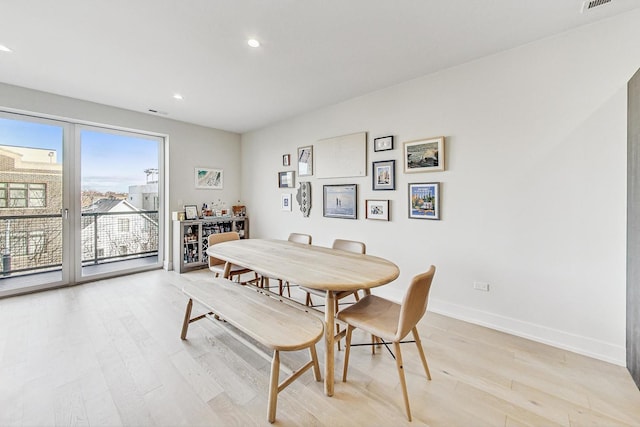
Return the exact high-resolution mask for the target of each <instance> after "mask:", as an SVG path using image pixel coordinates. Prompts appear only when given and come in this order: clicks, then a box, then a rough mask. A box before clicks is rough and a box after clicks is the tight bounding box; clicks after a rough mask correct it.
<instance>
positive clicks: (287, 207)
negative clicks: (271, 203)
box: [280, 193, 291, 211]
mask: <svg viewBox="0 0 640 427" xmlns="http://www.w3.org/2000/svg"><path fill="white" fill-rule="evenodd" d="M280 209H282V210H283V211H291V193H287V194H282V198H281V200H280Z"/></svg>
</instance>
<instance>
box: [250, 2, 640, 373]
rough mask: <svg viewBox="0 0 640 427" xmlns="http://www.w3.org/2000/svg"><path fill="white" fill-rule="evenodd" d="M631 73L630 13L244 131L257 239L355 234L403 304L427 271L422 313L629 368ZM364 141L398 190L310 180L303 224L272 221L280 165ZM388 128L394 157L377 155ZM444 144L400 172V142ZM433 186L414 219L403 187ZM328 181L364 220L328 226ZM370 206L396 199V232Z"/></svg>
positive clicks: (324, 240)
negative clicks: (423, 162)
mask: <svg viewBox="0 0 640 427" xmlns="http://www.w3.org/2000/svg"><path fill="white" fill-rule="evenodd" d="M398 66H399V67H401V66H402V64H398ZM639 66H640V11H635V12H631V13H627V14H625V15H621V16H619V17H616V18H614V19H611V20H608V21H604V22H600V23H597V24H595V25H590V26H585V27H582V28H580V29H578V30H574V31H572V32H569V33H565V34H562V35H560V36H556V37H554V38H550V39H545V40H542V41H539V42H535V43H532V44H529V45H526V46H523V47H520V48H517V49H513V50H510V51H507V52H503V53H500V54H497V55H494V56H491V57H487V58H483V59H481V60H477V61H474V62H471V63H468V64H465V65H462V66H459V67H456V68H452V69H449V70H446V71H443V72H440V73H437V74H433V75H428V76H425V77H423V78H420V79H416V80H413V81H409V82H406V83H404V84H400V85H397V86H394V87H391V88H387V89H384V90H380V91H377V92H374V93H371V94H368V95H366V96H362V97H359V98H356V99H352V100H350V101H347V102H344V103H341V104H338V105H334V106H331V107H329V108H324V109H321V110H318V111H315V112H312V113H309V114H305V115H302V116H298V117H295V118H293V119H291V120H287V121H284V122H282V123H279V124H276V125H273V126H271V127H268V128H265V129H262V130H259V131H255V132H252V133H248V134H244V135H243V136H242V163H243V167H244V169H243V185H242V195H243V199H244V200H245V201H246V202H247V204H248V210H249V212H248V213H249V215H250V217H251V220H252V224H251V227H252V230H251V233H252V237H274V238H286V236H287V235H288V233H289V232H292V231H295V232H305V233H310V234H312V235H313V239H314V243H315V244H319V245H327V246H328V245H330V244H331V242H332V240H333V239H334V238H337V237H340V238H347V239H357V240H363V241H365V242H366V243H367V249H368V253H371V254H375V255H379V256H383V257H386V258H388V259H390V260H392V261H394V262H395V263H397V264H398V266H399V267H400V270H401V276H400V278H399V279H398V280H397V281H396V282H394V283H393V284H391V285H389V286H386V287H383V288H380V289H379V290H378V291H377V292H378V293H379V294H384V295H386V296H388V297H391V298H394V299H397V300H399V299H400V298H401V296H402V294H403V292H404V289H405V288H406V284H407V283H408V281H409V280H410V278H411V277H412V276H413V275H415V274H416V273H419V272H421V271H424V270H426V269H427V268H428V266H429V265H430V264H435V265H436V266H437V268H438V270H437V273H436V279H435V282H434V286H433V288H432V294H431V301H430V305H429V309H430V310H433V311H437V312H441V313H444V314H448V315H451V316H453V317H458V318H462V319H465V320H469V321H472V322H476V323H479V324H484V325H488V326H490V327H494V328H496V329H500V330H505V331H508V332H511V333H514V334H517V335H522V336H526V337H530V338H532V339H535V340H538V341H542V342H547V343H550V344H552V345H556V346H558V347H562V348H567V349H570V350H574V351H577V352H580V353H583V354H587V355H592V356H595V357H597V358H601V359H603V360H607V361H611V362H614V363H617V364H621V365H624V364H625V349H624V347H625V236H626V232H625V221H626V216H625V215H626V83H627V80H628V79H629V78H630V77H631V76H632V75H633V73H634V72H635V71H636V70H637V69H638V67H639ZM309 84H313V82H309ZM359 131H367V132H368V136H369V145H368V162H369V165H370V162H371V161H376V160H387V159H395V160H396V190H395V191H375V192H374V191H372V190H371V175H370V174H371V172H370V170H369V176H368V177H366V178H347V179H325V180H320V179H316V178H315V177H311V178H310V179H309V180H310V181H311V182H312V209H311V215H310V217H309V218H303V217H302V214H301V213H300V212H299V210H298V209H297V208H298V206H297V203H294V209H293V212H284V211H281V210H280V194H281V193H284V192H287V191H284V190H283V189H279V188H278V187H277V184H276V183H277V177H276V175H277V172H278V171H281V170H288V169H294V168H295V167H296V161H293V162H292V163H293V165H292V166H291V167H289V168H287V167H283V166H282V162H281V159H282V155H283V154H292V159H295V157H296V148H297V147H298V146H303V145H308V144H313V143H314V142H315V141H317V140H319V139H323V138H328V137H333V136H339V135H344V134H349V133H354V132H359ZM390 134H392V135H394V136H395V138H396V148H395V149H394V150H393V151H387V152H378V153H374V152H373V148H372V146H371V143H372V141H373V138H375V137H380V136H385V135H390ZM439 135H445V136H446V154H447V170H446V171H445V172H432V173H423V174H404V173H402V144H401V143H402V142H403V141H410V140H414V139H420V138H425V137H432V136H439ZM298 180H299V178H298V177H297V176H296V182H298ZM431 181H440V182H441V183H442V187H441V191H442V220H441V221H428V220H416V219H408V218H407V206H406V205H407V184H408V183H410V182H431ZM335 183H357V184H358V187H359V189H358V191H359V195H358V199H359V200H358V203H359V207H358V211H359V214H358V215H359V219H358V220H356V221H354V220H346V219H329V218H324V217H323V216H322V185H323V184H335ZM292 193H294V195H295V191H292ZM376 198H388V199H390V200H391V221H390V222H388V223H386V222H380V221H372V220H365V219H364V200H365V199H376ZM474 281H487V282H489V283H490V285H491V289H490V292H488V293H486V292H480V291H476V290H474V289H473V288H472V284H473V282H474Z"/></svg>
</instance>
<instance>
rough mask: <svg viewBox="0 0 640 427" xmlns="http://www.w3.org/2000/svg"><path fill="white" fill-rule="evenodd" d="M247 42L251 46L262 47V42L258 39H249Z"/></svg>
mask: <svg viewBox="0 0 640 427" xmlns="http://www.w3.org/2000/svg"><path fill="white" fill-rule="evenodd" d="M247 44H248V45H249V46H251V47H260V42H259V41H258V40H256V39H249V40H247Z"/></svg>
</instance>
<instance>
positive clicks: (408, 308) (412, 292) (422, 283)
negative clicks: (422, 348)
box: [396, 265, 436, 341]
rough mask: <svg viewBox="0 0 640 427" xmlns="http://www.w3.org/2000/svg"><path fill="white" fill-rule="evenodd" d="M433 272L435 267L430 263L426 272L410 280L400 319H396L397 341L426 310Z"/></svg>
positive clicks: (414, 324)
mask: <svg viewBox="0 0 640 427" xmlns="http://www.w3.org/2000/svg"><path fill="white" fill-rule="evenodd" d="M435 273H436V267H435V266H433V265H432V266H431V267H430V268H429V270H428V271H427V272H425V273H421V274H418V275H417V276H415V277H414V278H413V279H412V280H411V284H410V285H409V289H407V293H406V294H405V295H404V298H403V299H402V306H401V308H400V319H399V320H398V331H397V332H396V339H397V340H398V341H399V340H401V339H402V338H404V337H405V336H406V335H407V334H408V333H409V331H411V329H413V327H414V326H416V325H417V324H418V322H419V321H420V319H422V316H424V313H425V312H426V311H427V302H428V300H429V290H430V289H431V282H432V281H433V275H434V274H435Z"/></svg>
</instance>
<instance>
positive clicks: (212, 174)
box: [196, 168, 223, 190]
mask: <svg viewBox="0 0 640 427" xmlns="http://www.w3.org/2000/svg"><path fill="white" fill-rule="evenodd" d="M222 183H223V174H222V169H211V168H196V188H206V189H209V190H222Z"/></svg>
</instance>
